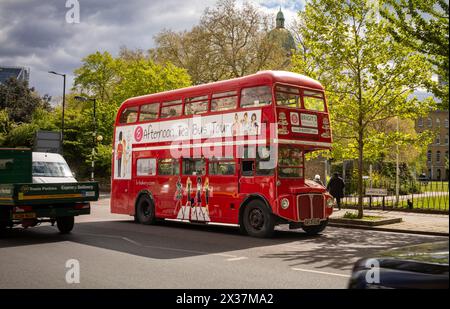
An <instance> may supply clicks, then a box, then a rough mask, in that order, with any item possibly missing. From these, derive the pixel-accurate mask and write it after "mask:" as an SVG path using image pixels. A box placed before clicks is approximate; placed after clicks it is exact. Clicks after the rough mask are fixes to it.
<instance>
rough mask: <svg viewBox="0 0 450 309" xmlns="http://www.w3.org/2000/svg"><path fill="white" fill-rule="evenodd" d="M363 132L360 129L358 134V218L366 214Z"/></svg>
mask: <svg viewBox="0 0 450 309" xmlns="http://www.w3.org/2000/svg"><path fill="white" fill-rule="evenodd" d="M363 149H364V142H363V133H362V132H361V131H360V132H359V135H358V219H362V217H363V216H364V209H363V197H364V191H363Z"/></svg>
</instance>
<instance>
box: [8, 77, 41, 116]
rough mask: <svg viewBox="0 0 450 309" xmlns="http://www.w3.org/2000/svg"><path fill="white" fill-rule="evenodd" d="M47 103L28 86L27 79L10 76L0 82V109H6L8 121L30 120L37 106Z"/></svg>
mask: <svg viewBox="0 0 450 309" xmlns="http://www.w3.org/2000/svg"><path fill="white" fill-rule="evenodd" d="M41 107H45V108H48V105H46V104H45V102H44V101H43V100H42V99H41V98H40V97H39V95H37V93H36V92H34V90H33V89H31V88H29V87H28V82H27V81H21V80H17V79H16V78H14V77H12V78H9V79H8V80H6V82H5V83H3V84H0V110H6V111H7V112H8V117H9V120H10V121H13V122H16V123H22V122H30V121H31V117H32V115H33V112H34V111H35V110H36V109H37V108H41Z"/></svg>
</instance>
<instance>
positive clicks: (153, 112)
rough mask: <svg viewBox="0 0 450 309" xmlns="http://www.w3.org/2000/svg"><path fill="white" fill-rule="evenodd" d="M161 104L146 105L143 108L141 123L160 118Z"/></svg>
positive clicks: (140, 114) (140, 117) (140, 116)
mask: <svg viewBox="0 0 450 309" xmlns="http://www.w3.org/2000/svg"><path fill="white" fill-rule="evenodd" d="M158 112H159V103H152V104H146V105H142V106H141V112H140V113H139V121H148V120H155V119H157V118H158Z"/></svg>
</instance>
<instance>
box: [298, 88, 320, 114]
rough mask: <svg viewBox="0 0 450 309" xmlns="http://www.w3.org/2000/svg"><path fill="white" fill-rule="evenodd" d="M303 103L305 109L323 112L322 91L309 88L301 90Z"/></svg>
mask: <svg viewBox="0 0 450 309" xmlns="http://www.w3.org/2000/svg"><path fill="white" fill-rule="evenodd" d="M303 105H304V107H305V109H308V110H313V111H319V112H324V111H325V102H324V100H323V93H322V92H317V91H310V90H305V91H303Z"/></svg>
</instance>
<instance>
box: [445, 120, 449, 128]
mask: <svg viewBox="0 0 450 309" xmlns="http://www.w3.org/2000/svg"><path fill="white" fill-rule="evenodd" d="M444 126H445V127H446V128H448V118H445V120H444Z"/></svg>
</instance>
